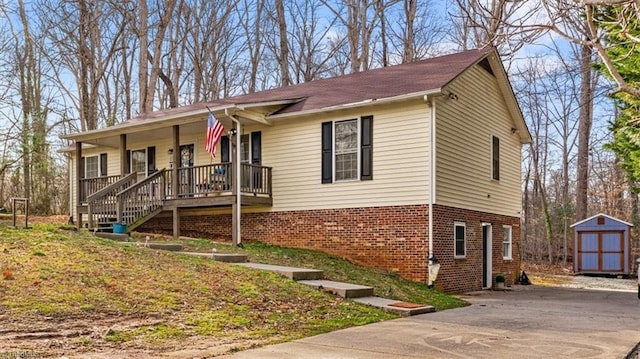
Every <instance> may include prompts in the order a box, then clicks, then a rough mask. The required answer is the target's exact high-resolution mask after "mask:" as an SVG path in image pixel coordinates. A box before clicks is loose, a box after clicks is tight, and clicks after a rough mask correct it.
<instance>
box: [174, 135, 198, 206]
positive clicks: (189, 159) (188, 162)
mask: <svg viewBox="0 0 640 359" xmlns="http://www.w3.org/2000/svg"><path fill="white" fill-rule="evenodd" d="M193 155H194V145H192V144H191V145H182V146H180V165H179V166H178V168H179V171H180V192H179V194H180V195H181V196H188V197H191V196H193V194H194V193H195V192H196V191H195V185H194V181H193Z"/></svg>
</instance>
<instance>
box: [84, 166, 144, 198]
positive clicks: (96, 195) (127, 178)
mask: <svg viewBox="0 0 640 359" xmlns="http://www.w3.org/2000/svg"><path fill="white" fill-rule="evenodd" d="M137 178H138V173H137V172H133V173H130V174H128V175H126V176H125V177H122V178H121V179H119V180H117V181H116V182H114V183H112V184H110V185H108V186H107V187H104V188H102V189H101V190H99V191H98V192H96V193H93V194H91V195H89V196H87V203H88V202H92V201H93V200H94V199H96V198H100V197H104V196H105V195H106V194H107V193H109V192H111V191H112V190H113V189H115V188H117V187H121V186H122V185H124V184H125V183H128V182H131V181H135V180H136V179H137Z"/></svg>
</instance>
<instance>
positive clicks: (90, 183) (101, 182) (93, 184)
mask: <svg viewBox="0 0 640 359" xmlns="http://www.w3.org/2000/svg"><path fill="white" fill-rule="evenodd" d="M120 177H121V176H119V175H116V176H105V177H95V178H82V179H80V183H79V184H80V186H79V187H78V191H80V203H87V197H88V196H89V195H91V194H93V193H96V192H98V191H99V190H101V189H103V188H105V187H107V186H109V185H111V184H114V183H116V182H117V181H118V180H119V179H120Z"/></svg>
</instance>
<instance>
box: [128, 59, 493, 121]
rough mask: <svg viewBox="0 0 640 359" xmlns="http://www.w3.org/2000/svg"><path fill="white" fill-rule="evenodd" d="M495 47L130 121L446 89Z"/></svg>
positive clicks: (304, 107) (300, 107) (292, 108)
mask: <svg viewBox="0 0 640 359" xmlns="http://www.w3.org/2000/svg"><path fill="white" fill-rule="evenodd" d="M491 51H493V49H491V48H486V49H482V50H468V51H463V52H459V53H455V54H450V55H445V56H440V57H434V58H431V59H426V60H421V61H416V62H411V63H406V64H402V65H396V66H389V67H383V68H378V69H374V70H370V71H365V72H358V73H353V74H349V75H344V76H338V77H332V78H327V79H321V80H315V81H311V82H306V83H301V84H297V85H291V86H285V87H280V88H275V89H271V90H266V91H260V92H256V93H252V94H246V95H239V96H234V97H229V98H226V99H222V100H216V101H212V102H207V103H197V104H193V105H187V106H182V107H179V108H175V109H170V110H164V111H156V112H153V113H149V114H145V115H142V116H139V117H136V118H133V119H131V120H130V121H128V122H137V121H141V120H147V119H153V118H161V117H163V116H165V115H167V114H172V113H173V114H176V113H181V112H185V113H186V112H189V111H192V110H197V109H203V108H205V107H206V106H209V107H215V106H220V105H225V104H229V105H233V104H235V105H241V104H248V103H256V102H266V101H277V100H286V99H302V100H301V101H299V102H297V103H295V104H292V105H289V106H287V107H284V108H283V109H282V110H280V111H279V113H293V112H298V111H310V110H318V109H323V108H327V107H333V106H339V105H344V104H351V103H357V102H361V101H365V100H371V99H382V98H388V97H394V96H401V95H405V94H410V93H416V92H423V91H429V90H435V89H439V88H442V87H443V86H445V85H447V84H448V83H449V82H451V81H452V80H453V79H454V78H455V77H456V76H458V75H460V74H461V73H462V72H463V71H464V70H466V69H467V68H468V67H469V66H471V65H473V64H475V63H477V62H478V61H480V60H482V59H483V58H484V57H485V56H486V55H487V54H488V53H490V52H491Z"/></svg>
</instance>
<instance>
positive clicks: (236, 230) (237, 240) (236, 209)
mask: <svg viewBox="0 0 640 359" xmlns="http://www.w3.org/2000/svg"><path fill="white" fill-rule="evenodd" d="M229 117H230V118H231V120H233V125H234V128H235V129H236V136H235V137H236V138H235V140H236V145H235V152H234V158H233V161H232V162H233V170H234V174H233V176H234V178H233V193H234V194H235V196H236V200H235V202H234V203H233V204H232V205H231V212H233V214H232V215H231V216H232V219H233V223H232V227H233V234H232V237H231V244H232V245H233V246H234V247H236V246H240V245H242V238H241V235H240V233H241V232H240V213H241V207H242V205H241V196H242V188H241V187H240V183H241V178H240V175H241V167H242V165H241V164H240V139H241V137H242V134H241V133H240V130H241V126H240V121H238V119H236V118H235V117H233V116H229Z"/></svg>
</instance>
